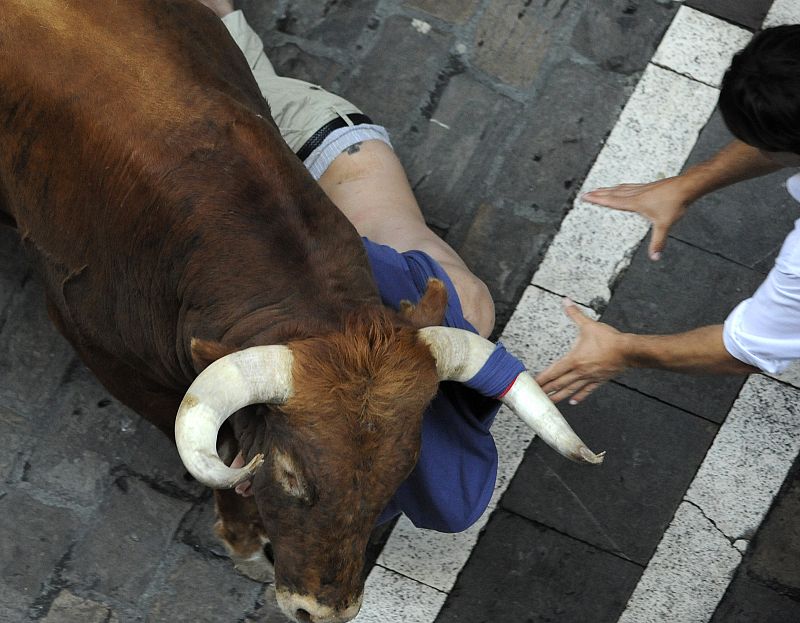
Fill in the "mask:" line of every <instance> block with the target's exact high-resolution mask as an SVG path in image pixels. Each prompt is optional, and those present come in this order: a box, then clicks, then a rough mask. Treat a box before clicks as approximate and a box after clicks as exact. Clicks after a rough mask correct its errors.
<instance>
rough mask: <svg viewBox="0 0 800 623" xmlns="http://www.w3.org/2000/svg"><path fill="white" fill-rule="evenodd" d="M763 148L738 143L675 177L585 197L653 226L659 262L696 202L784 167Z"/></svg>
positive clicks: (654, 254) (653, 246)
mask: <svg viewBox="0 0 800 623" xmlns="http://www.w3.org/2000/svg"><path fill="white" fill-rule="evenodd" d="M783 166H784V165H782V164H779V163H778V162H776V161H775V160H774V159H772V158H770V157H768V156H767V155H765V154H764V152H762V151H761V150H759V149H756V148H755V147H751V146H750V145H747V144H746V143H743V142H741V141H739V140H734V141H733V142H732V143H730V144H729V145H728V146H727V147H725V148H723V149H722V150H720V151H719V152H718V153H717V154H716V155H715V156H713V157H712V158H710V159H709V160H706V161H705V162H701V163H699V164H696V165H694V166H692V167H690V168H688V169H687V170H686V171H684V172H683V173H681V174H680V175H677V176H675V177H668V178H666V179H663V180H658V181H657V182H650V183H648V184H621V185H619V186H614V187H612V188H598V189H597V190H593V191H591V192H588V193H586V194H585V195H584V199H585V200H586V201H589V202H591V203H596V204H598V205H602V206H606V207H609V208H614V209H616V210H624V211H627V212H636V213H638V214H641V215H642V216H644V217H645V218H647V219H648V220H649V221H650V222H651V223H652V225H653V235H652V238H651V240H650V258H651V259H653V260H657V259H659V258H660V256H661V252H662V251H663V249H664V246H665V244H666V242H667V235H668V234H669V230H670V228H671V227H672V226H673V225H674V224H675V223H676V222H677V221H678V220H679V219H680V218H681V217H682V216H683V215H684V213H685V212H686V209H687V208H688V207H689V205H690V204H691V203H692V202H693V201H696V200H697V199H699V198H700V197H702V196H703V195H706V194H708V193H710V192H712V191H714V190H717V189H720V188H724V187H725V186H730V185H731V184H735V183H737V182H741V181H744V180H747V179H751V178H754V177H759V176H761V175H766V174H767V173H772V172H774V171H778V170H780V169H782V168H783Z"/></svg>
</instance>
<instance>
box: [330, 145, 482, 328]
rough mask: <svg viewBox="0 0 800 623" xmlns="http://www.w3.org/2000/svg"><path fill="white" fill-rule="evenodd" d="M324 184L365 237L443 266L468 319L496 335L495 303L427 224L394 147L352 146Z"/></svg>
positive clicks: (343, 153) (456, 255)
mask: <svg viewBox="0 0 800 623" xmlns="http://www.w3.org/2000/svg"><path fill="white" fill-rule="evenodd" d="M319 183H320V186H322V189H323V190H324V191H325V193H326V194H327V195H328V197H330V198H331V201H333V203H335V204H336V205H337V206H338V207H339V209H340V210H341V211H342V212H343V213H344V214H345V216H346V217H347V218H348V219H349V220H350V222H351V223H353V225H354V226H355V228H356V230H357V231H358V233H359V234H361V235H362V236H366V237H367V238H369V239H370V240H372V241H373V242H377V243H379V244H385V245H387V246H390V247H392V248H393V249H395V250H396V251H400V252H403V251H410V250H419V251H423V252H425V253H427V254H428V255H430V256H431V257H432V258H433V259H435V260H436V261H437V262H439V264H441V266H442V268H444V270H445V271H446V272H447V274H448V276H449V277H450V279H451V280H452V281H453V285H454V286H455V288H456V292H458V297H459V299H460V300H461V308H462V311H463V312H464V317H465V318H466V319H467V320H468V321H469V322H470V323H471V324H472V325H473V326H474V327H475V328H476V329H477V330H478V333H480V334H481V335H483V336H484V337H487V336H488V335H489V334H490V333H491V332H492V329H493V328H494V302H493V301H492V297H491V295H490V294H489V289H488V288H487V287H486V285H485V284H484V283H483V282H482V281H481V280H480V279H478V278H477V277H476V276H475V275H473V274H472V272H471V271H470V270H469V268H467V265H466V264H465V263H464V261H463V260H462V259H461V258H460V257H459V256H458V254H457V253H456V252H455V251H454V250H453V248H452V247H450V245H448V244H447V243H446V242H445V241H444V240H442V239H441V238H439V237H438V236H437V235H436V234H434V233H433V232H432V231H431V230H430V229H429V228H428V226H427V225H426V224H425V219H424V217H423V216H422V211H421V210H420V208H419V205H418V204H417V200H416V199H415V197H414V193H413V191H412V190H411V186H410V185H409V183H408V178H407V177H406V173H405V170H404V169H403V165H402V164H401V163H400V160H399V159H398V158H397V156H396V155H395V153H394V150H393V149H392V148H391V147H389V146H388V145H387V144H386V143H384V142H382V141H366V142H364V143H360V144H356V145H353V146H352V147H350V148H349V149H347V150H345V151H344V152H342V153H341V154H340V155H339V156H337V157H336V159H335V160H334V161H333V162H332V163H331V165H330V166H329V167H328V168H327V170H326V171H325V172H324V173H323V174H322V177H321V178H320V179H319Z"/></svg>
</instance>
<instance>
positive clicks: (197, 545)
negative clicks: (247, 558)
mask: <svg viewBox="0 0 800 623" xmlns="http://www.w3.org/2000/svg"><path fill="white" fill-rule="evenodd" d="M215 521H216V516H215V513H214V500H213V499H212V498H209V499H207V500H203V501H202V502H198V503H197V504H195V505H194V507H192V510H191V511H190V512H189V513H188V514H187V515H186V516H185V517H184V520H183V523H181V527H180V530H179V532H178V540H179V541H180V542H181V543H183V544H185V545H188V546H189V547H192V548H194V549H195V550H198V551H202V552H205V553H207V554H212V555H214V556H217V557H218V558H227V556H228V553H227V551H226V550H225V546H224V545H222V542H221V541H220V540H219V538H218V537H217V535H216V534H214V522H215ZM232 565H233V563H231V566H232Z"/></svg>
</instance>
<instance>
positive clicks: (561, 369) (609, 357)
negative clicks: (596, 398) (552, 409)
mask: <svg viewBox="0 0 800 623" xmlns="http://www.w3.org/2000/svg"><path fill="white" fill-rule="evenodd" d="M563 304H564V311H565V312H566V314H567V316H569V317H570V318H571V319H572V321H573V322H574V323H575V324H576V325H577V327H578V329H579V330H580V334H579V335H578V339H577V340H576V341H575V344H574V345H573V347H572V350H570V352H569V353H567V354H566V355H565V356H564V357H562V358H561V359H559V360H558V361H556V362H555V363H553V364H552V365H551V366H550V367H549V368H547V369H545V370H543V371H542V372H540V373H539V374H538V375H537V376H536V382H537V383H539V385H540V386H541V388H542V389H543V390H544V391H545V393H547V394H550V399H551V400H552V401H553V402H559V401H561V400H564V398H567V397H569V396H572V399H571V400H570V401H569V402H570V404H578V403H579V402H580V401H581V400H583V399H584V398H586V397H587V396H588V395H589V394H591V393H592V392H593V391H594V390H595V389H596V388H597V387H599V386H600V385H601V384H602V383H605V382H606V381H607V380H608V379H610V378H611V377H613V376H616V375H617V374H619V373H620V372H622V371H623V370H625V368H627V367H628V365H629V364H628V361H627V354H626V351H625V344H624V336H625V334H624V333H621V332H619V331H617V330H616V329H614V328H613V327H610V326H609V325H607V324H603V323H602V322H597V321H595V320H592V319H591V318H588V317H587V316H585V315H584V314H583V313H582V312H581V310H580V309H578V306H577V305H575V303H573V302H572V301H571V300H569V299H564V301H563Z"/></svg>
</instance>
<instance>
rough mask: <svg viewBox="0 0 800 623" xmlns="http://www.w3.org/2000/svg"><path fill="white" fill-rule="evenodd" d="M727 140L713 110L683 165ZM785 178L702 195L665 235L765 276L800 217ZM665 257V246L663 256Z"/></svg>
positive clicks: (781, 174) (781, 173)
mask: <svg viewBox="0 0 800 623" xmlns="http://www.w3.org/2000/svg"><path fill="white" fill-rule="evenodd" d="M732 139H733V137H732V136H731V134H730V132H728V129H727V128H726V127H725V123H724V122H723V121H722V116H721V115H720V114H719V111H718V110H717V111H715V113H714V115H713V116H712V117H711V119H710V120H709V122H708V125H706V127H705V128H703V131H702V132H701V133H700V138H699V139H698V141H697V145H696V146H695V148H694V150H693V151H692V154H691V156H690V157H689V160H688V161H687V166H690V165H693V164H696V163H699V162H703V161H705V160H708V159H709V158H711V157H712V156H713V155H714V154H716V152H717V151H719V150H720V149H721V148H722V147H724V146H725V145H727V144H728V143H729V142H730V141H731V140H732ZM789 175H790V172H787V171H778V172H777V173H773V174H771V175H766V176H764V177H759V178H755V179H752V180H748V181H747V182H745V183H741V184H736V185H734V186H729V187H728V188H723V189H720V190H718V191H715V192H713V193H711V194H709V195H706V196H705V197H702V198H701V199H699V200H698V201H696V202H695V203H694V204H692V206H691V207H690V208H689V210H688V211H687V213H686V215H685V216H684V217H683V218H682V219H681V220H680V221H679V222H678V223H677V225H676V226H675V227H673V228H672V230H671V231H670V235H671V236H673V237H675V238H678V239H680V240H684V241H686V242H688V243H690V244H691V245H693V246H696V247H700V248H701V249H705V250H707V251H710V252H712V253H716V254H719V255H722V256H723V257H726V258H729V259H732V260H734V261H736V262H738V263H740V264H744V265H745V266H749V267H750V268H754V269H756V270H758V271H759V272H762V273H765V274H766V273H767V272H769V270H770V268H772V265H773V262H774V261H775V256H776V255H777V254H778V251H779V250H780V246H781V243H782V241H783V239H784V238H785V237H786V235H787V234H788V233H789V232H790V231H791V230H792V229H793V228H794V221H795V220H797V219H798V218H800V203H798V202H797V201H795V200H794V199H792V197H791V196H790V195H789V193H788V192H787V191H786V185H785V181H786V178H787V177H788V176H789ZM754 211H756V212H758V227H753V222H754V221H753V213H754ZM669 253H670V249H669V246H668V247H667V251H666V253H665V258H666V257H667V254H669Z"/></svg>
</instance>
